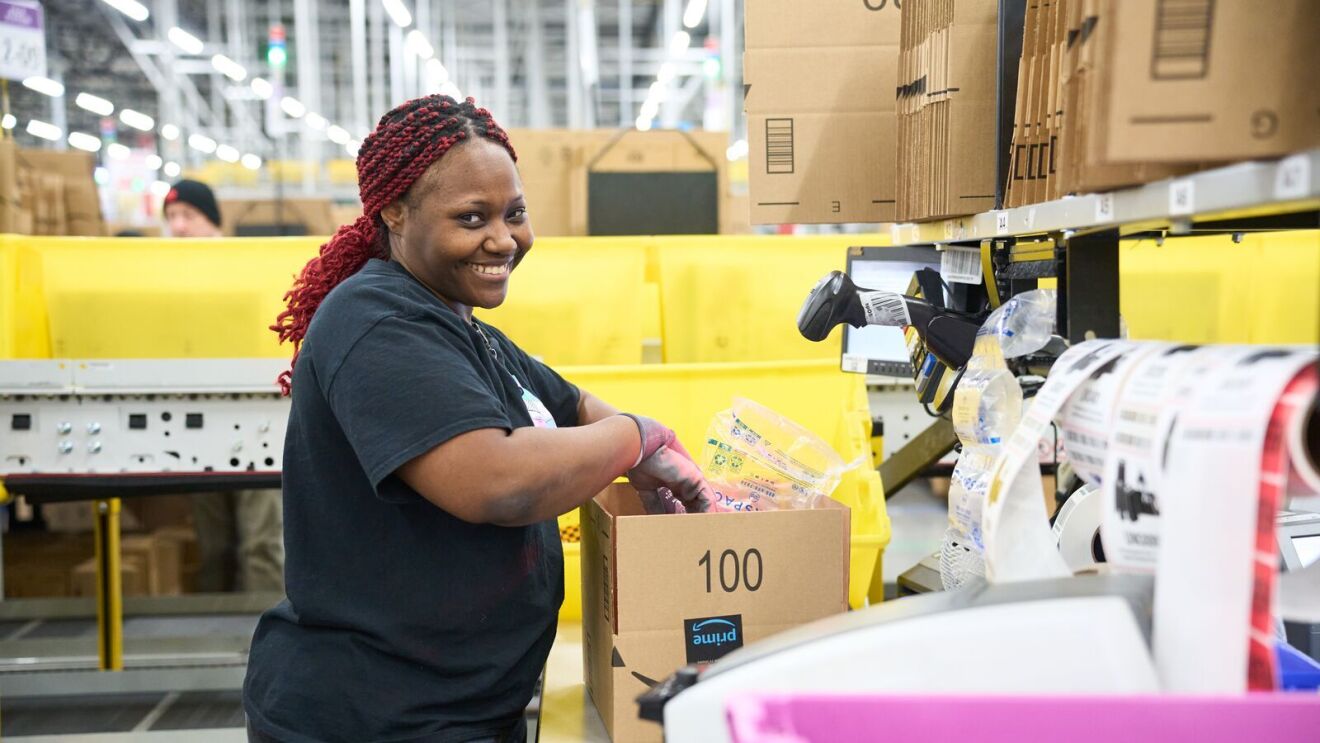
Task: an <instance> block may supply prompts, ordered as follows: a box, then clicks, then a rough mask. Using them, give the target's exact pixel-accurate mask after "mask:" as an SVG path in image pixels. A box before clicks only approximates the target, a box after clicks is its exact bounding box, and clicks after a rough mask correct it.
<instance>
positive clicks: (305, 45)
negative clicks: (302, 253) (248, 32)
mask: <svg viewBox="0 0 1320 743" xmlns="http://www.w3.org/2000/svg"><path fill="white" fill-rule="evenodd" d="M318 25H319V24H318V23H317V14H316V4H315V3H314V2H313V1H312V0H294V2H293V38H294V43H295V46H296V47H297V48H298V98H299V100H301V101H302V103H303V105H304V106H306V107H307V110H308V111H309V112H316V113H320V111H321V45H320V43H319V42H320V39H319V33H318V28H317V27H318ZM298 124H299V126H298V136H299V139H300V140H301V141H302V161H303V162H302V166H303V167H302V174H303V179H302V191H303V193H304V194H307V195H308V196H310V195H312V194H314V193H315V192H316V184H317V181H318V180H319V178H318V175H319V170H320V162H321V158H320V157H319V156H318V155H319V153H318V152H317V150H318V149H319V147H318V142H317V138H316V132H313V131H312V129H311V127H309V126H308V125H307V117H305V116H304V117H303V118H302V119H301V120H300V121H299V122H298Z"/></svg>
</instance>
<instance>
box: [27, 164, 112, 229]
mask: <svg viewBox="0 0 1320 743" xmlns="http://www.w3.org/2000/svg"><path fill="white" fill-rule="evenodd" d="M16 159H17V167H18V168H19V169H20V170H26V171H28V172H29V173H31V174H32V177H33V178H34V180H35V182H36V184H37V188H38V189H39V195H38V199H40V200H41V201H42V202H44V203H43V204H42V205H41V206H40V207H34V208H33V212H34V221H35V229H37V230H45V231H44V232H43V231H39V232H37V234H44V235H82V236H99V235H104V234H105V219H104V217H103V216H102V214H101V198H100V195H99V193H98V191H97V189H96V182H95V181H94V180H93V178H92V172H93V170H94V169H95V168H96V157H95V156H94V155H92V154H91V153H89V152H79V151H76V150H70V151H65V152H59V151H55V150H18V152H17V158H16Z"/></svg>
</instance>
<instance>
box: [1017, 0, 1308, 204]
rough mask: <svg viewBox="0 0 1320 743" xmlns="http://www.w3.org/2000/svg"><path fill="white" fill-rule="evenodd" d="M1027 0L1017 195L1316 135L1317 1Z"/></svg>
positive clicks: (1157, 170) (1087, 185)
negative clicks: (1030, 0) (1030, 1)
mask: <svg viewBox="0 0 1320 743" xmlns="http://www.w3.org/2000/svg"><path fill="white" fill-rule="evenodd" d="M1262 8H1263V6H1261V5H1260V4H1258V3H1251V2H1248V1H1247V0H1159V2H1142V3H1131V2H1117V0H1059V1H1057V2H1053V3H1050V4H1049V5H1045V4H1035V5H1029V6H1028V8H1027V15H1026V26H1025V29H1024V43H1023V58H1022V66H1021V68H1020V69H1021V72H1020V74H1019V78H1018V83H1019V86H1018V100H1017V116H1016V126H1015V128H1014V143H1013V158H1014V159H1013V164H1012V166H1013V167H1012V173H1011V180H1010V181H1009V183H1008V195H1009V196H1008V201H1007V204H1008V205H1009V206H1021V205H1024V204H1032V203H1037V202H1040V201H1045V200H1049V199H1055V198H1060V197H1061V196H1063V195H1064V194H1068V193H1082V192H1094V191H1105V190H1111V189H1114V188H1120V187H1124V186H1131V185H1136V184H1140V183H1146V182H1150V181H1154V180H1159V179H1162V178H1169V177H1173V176H1177V175H1182V174H1185V173H1189V172H1192V171H1195V170H1200V169H1202V168H1206V167H1211V166H1213V165H1215V164H1218V163H1223V162H1229V161H1233V160H1239V159H1245V158H1258V157H1277V156H1282V155H1286V154H1289V153H1292V152H1297V151H1300V150H1304V149H1307V148H1309V147H1315V146H1317V145H1318V144H1320V88H1317V87H1316V86H1315V85H1314V84H1312V81H1311V78H1312V77H1313V76H1314V74H1315V72H1314V71H1315V70H1316V69H1318V68H1320V45H1317V44H1315V39H1314V33H1315V29H1317V28H1320V4H1317V3H1314V2H1309V0H1280V2H1276V3H1271V4H1270V5H1269V8H1268V12H1265V11H1264V10H1263V9H1262Z"/></svg>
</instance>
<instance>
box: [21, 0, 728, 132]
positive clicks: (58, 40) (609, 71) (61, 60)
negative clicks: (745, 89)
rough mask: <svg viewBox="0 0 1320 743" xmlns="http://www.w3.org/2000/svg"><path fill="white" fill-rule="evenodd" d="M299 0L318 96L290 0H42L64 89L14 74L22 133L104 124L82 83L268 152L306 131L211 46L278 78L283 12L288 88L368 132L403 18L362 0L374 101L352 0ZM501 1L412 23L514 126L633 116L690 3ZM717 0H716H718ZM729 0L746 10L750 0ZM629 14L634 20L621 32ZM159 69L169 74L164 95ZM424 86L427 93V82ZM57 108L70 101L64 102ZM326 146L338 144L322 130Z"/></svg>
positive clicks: (417, 7) (437, 4)
mask: <svg viewBox="0 0 1320 743" xmlns="http://www.w3.org/2000/svg"><path fill="white" fill-rule="evenodd" d="M300 1H302V2H304V3H305V4H304V6H303V8H302V11H301V12H303V13H304V14H307V13H310V14H311V18H312V19H313V20H312V22H311V23H308V21H307V18H308V16H307V15H303V16H302V21H303V26H302V28H315V29H316V35H317V36H316V47H317V48H318V50H319V53H318V54H317V55H316V58H317V60H318V62H317V64H316V65H315V67H316V70H315V72H316V75H315V76H314V77H313V78H312V79H314V80H315V82H316V92H315V94H314V95H312V94H311V93H310V91H308V90H302V89H301V88H300V87H299V85H300V82H301V83H304V84H305V83H306V81H305V80H303V78H302V76H300V74H299V72H300V70H299V67H298V64H299V50H298V48H297V46H298V30H299V23H298V21H299V17H298V12H299V9H298V8H297V7H296V3H295V1H294V0H275V1H274V2H244V3H237V4H232V3H225V2H222V0H143V2H144V4H145V5H146V6H147V7H148V8H149V9H150V10H151V17H150V18H148V19H147V20H145V21H142V22H135V21H132V20H130V19H128V18H126V17H125V16H124V15H122V14H121V13H120V12H119V11H117V10H114V9H113V8H111V7H110V6H109V5H108V4H107V3H106V2H103V0H45V2H44V3H43V5H44V7H45V14H46V24H47V29H48V31H47V38H48V42H47V51H48V59H49V65H48V68H49V73H48V76H50V77H52V78H53V79H56V80H58V81H60V82H62V83H63V84H64V86H65V91H66V92H65V95H64V97H63V99H52V98H48V97H46V96H44V95H41V94H40V93H36V92H34V91H31V90H28V89H26V88H24V87H23V86H21V85H18V84H12V85H10V88H9V89H10V99H11V100H10V111H11V112H12V113H13V114H14V115H15V117H16V118H17V120H18V122H19V127H18V129H17V130H16V132H17V135H18V136H19V138H20V142H22V141H23V140H24V138H30V135H28V134H26V133H25V132H24V131H23V124H24V123H25V122H26V121H28V120H30V119H41V120H44V121H51V122H53V123H55V124H56V125H58V126H60V127H61V128H62V129H63V130H64V131H65V132H73V131H84V132H89V133H93V134H98V133H100V134H104V133H105V132H102V131H101V124H102V117H101V116H99V115H96V114H93V113H89V112H87V111H84V110H82V109H80V108H79V107H77V106H75V105H73V101H74V98H75V97H76V96H77V95H78V94H79V93H82V92H86V93H91V94H93V95H97V96H100V97H102V98H105V99H107V100H109V101H111V102H112V103H113V104H114V105H115V107H116V109H123V108H132V109H135V110H138V111H141V112H143V113H145V114H147V115H149V116H151V117H153V118H154V119H156V121H157V124H164V123H176V124H177V125H179V126H180V127H181V128H183V130H184V132H185V134H186V133H188V132H189V131H199V132H203V133H205V134H207V135H208V136H210V137H212V138H214V139H216V140H218V141H220V142H233V143H235V144H236V145H239V146H241V147H243V148H244V149H245V150H249V151H253V152H258V153H259V154H262V155H263V156H267V155H269V154H271V151H272V150H273V149H274V148H275V146H276V140H279V139H280V138H281V137H282V136H284V135H285V134H288V135H292V136H294V137H297V136H301V134H300V132H299V131H294V130H289V131H287V132H281V131H274V132H272V131H271V130H270V128H269V126H263V116H264V113H263V111H264V109H263V107H264V105H265V104H263V103H262V101H260V100H258V99H257V98H256V97H255V96H254V95H253V94H252V93H251V91H250V90H249V89H248V86H247V84H246V83H235V82H232V81H230V80H229V79H227V78H225V77H224V76H222V75H221V74H219V73H218V72H216V71H215V70H214V69H211V68H210V66H209V63H208V62H207V59H206V58H207V57H209V56H210V55H211V54H212V53H213V52H217V51H219V52H224V53H226V54H229V56H231V57H233V58H234V59H235V60H236V61H237V62H238V63H239V64H241V65H243V66H245V67H246V69H247V70H249V71H250V74H251V75H252V76H257V75H260V76H263V77H270V76H271V70H270V68H269V66H268V65H267V64H266V62H265V59H264V57H263V55H264V52H265V44H266V39H267V36H268V32H269V29H270V28H271V26H272V25H275V24H281V25H283V26H284V28H285V29H286V31H287V33H288V62H287V66H286V68H285V80H286V83H285V84H286V86H287V90H288V91H290V92H295V93H296V94H297V95H298V96H299V97H300V98H301V99H302V100H305V101H306V100H309V99H310V100H311V101H318V100H319V103H320V105H319V107H318V109H317V111H316V112H317V113H319V114H321V115H322V116H324V117H325V119H327V120H328V121H329V122H330V123H337V124H340V125H342V126H343V127H344V128H346V129H347V130H348V131H349V132H350V133H351V134H352V136H353V137H355V138H356V137H361V136H364V135H365V134H366V132H367V131H368V130H369V128H370V125H371V123H373V122H374V120H375V118H376V117H378V116H379V115H380V113H382V112H383V111H384V110H385V109H387V108H388V107H389V106H390V105H392V104H393V103H395V102H397V101H394V100H393V99H392V98H393V97H395V96H392V93H393V92H394V91H396V90H398V88H397V86H396V85H392V84H391V80H390V77H389V76H390V72H389V69H388V68H389V66H390V63H389V62H388V61H384V64H378V61H383V60H387V59H388V57H387V56H385V55H386V51H385V50H387V49H389V48H390V47H389V43H390V42H389V35H390V32H391V30H395V29H392V28H391V26H390V22H389V21H388V20H382V19H384V18H385V14H384V11H383V10H382V9H381V7H380V5H381V4H380V0H365V2H364V10H365V12H366V16H367V18H368V21H369V22H368V24H367V27H368V31H367V40H368V50H369V52H368V55H367V60H368V61H367V65H366V66H367V69H368V77H367V81H368V86H367V87H368V89H369V91H370V92H369V97H368V99H367V103H366V106H365V107H360V108H355V107H354V100H353V87H352V86H353V79H352V78H353V68H354V61H353V57H352V51H351V49H352V38H351V36H352V34H351V29H352V24H351V23H350V3H349V0H326V1H323V2H316V1H315V0H300ZM497 4H500V3H496V2H493V1H492V0H433V2H430V3H426V4H424V3H418V2H416V1H415V0H413V1H412V2H405V5H407V6H408V7H410V8H413V12H414V14H415V24H414V26H413V27H415V28H419V29H421V30H423V31H426V32H427V36H428V37H429V39H430V40H431V42H432V43H433V44H434V46H435V47H436V57H437V59H441V60H443V61H444V62H445V64H446V66H447V67H448V68H449V74H450V77H451V79H452V80H453V81H454V82H455V83H456V84H457V85H458V87H459V88H460V89H461V90H462V92H463V94H464V95H469V94H470V95H474V96H476V97H478V100H479V101H480V102H481V103H482V104H483V105H487V106H488V107H491V108H492V109H493V110H494V112H495V113H496V115H497V116H498V117H499V118H500V119H501V120H502V121H503V122H505V123H506V124H507V125H509V126H533V125H534V126H578V127H582V126H619V125H630V124H631V122H632V120H633V118H634V117H636V116H637V111H638V108H639V107H640V105H641V103H642V101H643V100H644V99H645V97H646V94H647V89H648V86H650V85H651V83H652V82H653V81H654V80H655V76H656V73H657V70H658V69H659V67H660V64H661V63H662V62H664V61H665V56H664V55H665V50H664V46H665V43H664V40H665V38H666V31H668V30H669V29H672V28H676V25H675V24H676V23H677V20H676V19H677V16H676V15H675V14H676V13H681V12H682V9H683V7H684V5H685V4H686V0H626V1H623V2H620V1H617V0H502V5H503V8H504V9H503V18H504V19H505V20H504V22H503V23H502V24H501V23H499V22H498V21H497V13H496V10H495V6H496V5H497ZM719 4H720V0H712V2H711V5H712V7H714V6H717V5H719ZM728 5H729V7H730V8H735V9H736V10H735V12H734V13H733V15H734V16H735V17H737V18H740V17H741V0H737V2H736V3H734V2H730V3H728ZM308 8H310V10H308ZM726 12H727V11H726ZM174 13H177V16H176V17H177V25H178V26H180V27H182V28H184V29H186V30H188V31H190V32H191V33H193V34H194V35H196V36H197V37H198V38H200V39H202V40H203V41H205V42H206V44H207V48H206V51H205V53H204V55H201V56H199V57H192V58H184V55H179V54H178V52H177V50H175V49H173V48H172V47H171V46H170V45H169V44H168V43H167V42H164V41H163V39H164V37H165V31H166V29H167V27H168V25H170V24H168V23H166V22H165V19H168V18H170V17H171V15H172V14H174ZM584 14H585V15H584ZM666 22H668V23H666ZM373 24H374V25H373ZM621 27H626V28H628V29H629V30H630V33H626V34H620V33H619V29H620V28H621ZM584 28H588V29H594V36H595V38H594V40H593V39H587V40H586V42H585V43H587V44H590V50H591V53H592V54H593V55H594V58H593V60H592V63H593V64H594V65H595V70H594V75H595V81H593V80H591V79H590V77H591V74H592V73H589V74H588V79H582V75H581V73H580V72H579V71H576V70H574V69H573V65H570V64H569V61H570V59H572V58H573V57H574V55H575V53H576V54H577V55H581V54H582V53H583V52H582V48H583V47H582V46H581V45H582V44H583V43H584V41H583V36H582V34H583V31H582V30H581V29H584ZM710 31H711V28H710V26H709V25H708V24H706V23H703V24H702V26H700V27H699V28H697V29H694V30H693V39H694V42H693V47H694V48H697V47H699V41H700V39H702V38H704V36H705V35H706V34H707V33H709V32H710ZM588 33H590V31H588ZM739 35H741V34H739ZM497 39H498V40H500V41H502V44H499V43H497ZM592 42H594V43H592ZM575 45H576V46H575ZM377 46H379V47H380V49H381V52H380V53H379V55H377V52H376V48H377ZM130 48H132V49H133V52H136V54H134V53H132V52H131V51H130ZM175 55H178V56H175ZM144 60H145V64H144ZM171 60H172V61H171ZM625 60H626V61H625ZM170 64H173V65H174V68H173V74H171V69H170V67H169V65H170ZM685 64H687V67H685V68H684V72H681V73H680V74H688V75H693V76H697V77H699V75H700V69H701V67H700V59H699V58H698V56H697V55H696V54H695V53H694V54H693V55H692V58H691V59H690V60H687V61H686V62H685ZM152 65H154V66H155V67H157V68H159V69H160V70H161V73H160V75H159V76H157V77H156V80H157V83H156V84H153V81H152V77H153V76H152V75H150V74H148V73H147V72H144V66H152ZM584 65H585V63H584ZM382 68H385V69H382ZM628 73H630V74H628ZM625 74H627V75H628V82H627V84H625V82H624V76H625ZM160 81H165V82H166V86H164V87H166V90H167V92H166V93H165V95H164V96H162V95H161V90H160V88H161V87H162V86H161V85H160ZM593 82H594V84H593ZM538 85H539V86H540V88H539V91H540V95H538V94H537V92H536V91H537V90H538V89H537V88H536V86H538ZM419 86H420V83H419ZM697 87H698V86H695V85H693V86H689V90H687V91H686V96H685V97H684V98H683V99H682V103H681V104H678V105H679V106H680V109H681V110H680V111H679V112H678V114H676V115H675V116H673V117H671V118H685V117H686V118H692V119H695V121H696V122H698V124H699V123H700V121H701V117H700V107H701V104H702V96H701V95H700V94H699V93H698V92H697ZM171 89H172V90H171ZM179 91H182V92H179ZM194 91H195V92H194ZM418 91H419V92H426V91H425V89H424V88H421V87H419V88H418ZM398 97H409V96H408V95H407V94H405V95H402V96H398ZM171 101H172V102H171ZM55 107H58V108H59V109H62V110H61V111H55V110H54V108H55ZM683 107H687V108H683ZM310 108H311V107H310V106H309V110H310ZM501 109H502V110H501ZM684 111H689V112H691V116H686V115H685V114H684ZM360 114H365V115H360ZM174 119H178V120H177V121H174ZM107 123H113V124H114V125H115V128H116V129H117V134H118V136H119V137H120V138H121V139H125V138H130V137H139V138H141V137H143V135H140V134H138V133H137V132H135V131H134V130H131V129H127V128H126V127H124V126H123V125H122V124H119V123H118V122H107ZM267 123H269V122H268V121H267ZM35 141H36V140H33V142H35ZM287 144H288V142H285V145H287ZM321 145H324V146H325V147H326V148H327V150H326V152H327V153H328V152H329V151H330V150H329V149H328V148H330V147H331V145H330V143H328V142H325V141H324V137H322V138H321V140H320V142H319V143H318V146H321ZM180 146H181V145H180Z"/></svg>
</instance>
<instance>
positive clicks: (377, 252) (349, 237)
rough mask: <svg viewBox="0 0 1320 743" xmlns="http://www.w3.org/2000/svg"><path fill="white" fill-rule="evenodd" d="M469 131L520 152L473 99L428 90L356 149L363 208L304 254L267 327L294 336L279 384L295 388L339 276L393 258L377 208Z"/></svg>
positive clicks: (286, 336)
mask: <svg viewBox="0 0 1320 743" xmlns="http://www.w3.org/2000/svg"><path fill="white" fill-rule="evenodd" d="M470 136H479V137H485V138H487V139H490V140H493V141H495V142H497V143H499V144H500V145H503V147H504V149H506V150H508V151H509V156H510V157H512V158H513V159H514V160H515V161H516V160H517V159H518V155H517V153H516V152H514V150H513V145H512V144H510V143H509V135H508V134H507V133H505V131H504V130H503V129H501V128H500V125H499V124H496V123H495V118H494V117H493V116H491V114H490V112H489V111H487V110H486V109H484V108H477V105H476V101H475V100H473V99H472V98H468V99H467V100H466V101H463V102H462V103H460V102H458V101H456V100H454V99H453V98H450V97H449V96H445V95H428V96H424V97H422V98H415V99H413V100H411V101H408V102H407V103H404V104H402V105H400V106H398V107H397V108H395V109H394V110H392V111H390V112H389V113H387V114H385V115H384V116H382V117H381V119H380V121H379V122H378V123H377V124H376V129H375V131H373V132H372V133H371V134H369V135H367V138H366V139H364V140H363V141H362V147H361V149H360V150H359V151H358V157H357V171H358V194H359V195H360V196H361V198H362V216H360V217H358V218H357V220H356V221H354V222H353V223H352V224H346V225H344V226H342V227H340V228H339V230H338V231H336V232H335V234H334V236H333V237H331V238H330V241H329V242H327V243H326V244H324V245H322V246H321V253H320V255H318V256H317V257H315V258H313V259H311V260H310V261H308V262H307V265H306V266H304V267H303V270H302V273H301V274H299V275H298V277H297V278H296V279H295V280H294V282H293V287H292V288H291V289H289V291H288V293H287V294H285V295H284V301H285V302H286V303H287V305H288V307H287V309H285V310H284V311H283V312H281V313H280V314H279V317H277V318H275V324H274V325H272V326H270V329H271V330H273V331H275V332H276V333H278V334H279V336H280V342H281V343H283V342H285V341H290V342H292V343H293V359H292V361H290V363H289V370H288V371H285V372H284V373H282V374H280V377H279V384H280V390H281V391H283V392H284V394H285V395H288V394H289V393H290V391H291V390H292V389H293V366H294V365H295V364H297V363H298V351H299V349H300V347H301V346H302V340H303V337H304V336H306V335H307V327H308V325H310V324H311V322H312V315H314V314H315V313H316V308H317V307H319V306H320V305H321V301H322V300H324V299H325V297H326V295H327V294H329V293H330V290H331V289H334V288H335V287H336V286H338V285H339V284H340V283H341V282H343V281H344V280H345V279H347V278H348V277H349V276H352V275H353V274H355V273H357V272H358V271H359V270H361V268H362V267H363V266H365V265H366V263H367V261H368V260H369V259H371V258H384V259H388V258H389V238H388V234H387V231H386V229H385V225H384V220H382V219H381V216H380V212H381V210H382V209H384V208H385V207H386V206H389V205H390V204H391V203H393V202H394V201H395V200H397V199H399V198H400V197H402V196H404V195H405V194H407V193H408V190H409V189H410V188H411V187H412V185H413V184H414V183H416V182H417V179H418V178H420V177H421V176H422V174H423V173H425V172H426V169H427V168H429V167H430V166H431V164H432V163H434V162H435V161H436V160H439V159H440V158H441V157H442V156H444V154H445V153H446V152H448V151H449V149H450V148H452V147H453V146H454V145H456V144H458V143H459V142H462V141H464V140H465V139H467V138H468V137H470Z"/></svg>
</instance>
